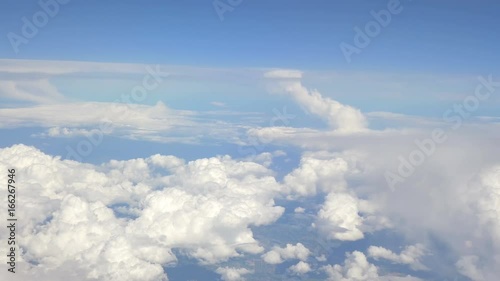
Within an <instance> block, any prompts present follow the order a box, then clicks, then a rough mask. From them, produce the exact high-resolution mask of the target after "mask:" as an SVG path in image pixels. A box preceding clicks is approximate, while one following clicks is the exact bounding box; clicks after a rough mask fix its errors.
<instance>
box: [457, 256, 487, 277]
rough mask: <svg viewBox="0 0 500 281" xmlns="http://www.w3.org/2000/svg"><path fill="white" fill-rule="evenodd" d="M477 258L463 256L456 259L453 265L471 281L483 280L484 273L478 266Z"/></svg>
mask: <svg viewBox="0 0 500 281" xmlns="http://www.w3.org/2000/svg"><path fill="white" fill-rule="evenodd" d="M478 263H479V258H478V257H477V256H463V257H461V258H460V260H458V261H457V263H456V264H455V266H456V267H457V269H458V272H460V274H462V275H464V276H466V277H468V278H470V279H471V280H472V281H483V280H485V279H484V275H483V273H482V270H481V269H479V267H478Z"/></svg>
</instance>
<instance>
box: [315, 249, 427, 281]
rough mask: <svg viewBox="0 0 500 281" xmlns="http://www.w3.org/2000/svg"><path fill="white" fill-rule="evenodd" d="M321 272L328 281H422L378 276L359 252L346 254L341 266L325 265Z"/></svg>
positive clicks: (395, 276) (419, 280) (377, 271)
mask: <svg viewBox="0 0 500 281" xmlns="http://www.w3.org/2000/svg"><path fill="white" fill-rule="evenodd" d="M322 270H323V271H324V272H325V273H326V274H327V276H328V280H329V281H353V280H356V281H423V280H422V279H419V278H416V277H413V276H410V275H408V276H405V277H402V276H398V275H393V274H387V275H379V270H378V268H377V267H376V266H375V265H373V264H371V263H369V262H368V260H367V259H366V256H365V254H363V253H362V252H359V251H354V252H352V253H346V259H345V261H344V263H343V265H339V264H336V265H327V266H323V267H322Z"/></svg>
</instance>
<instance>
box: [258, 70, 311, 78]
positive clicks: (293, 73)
mask: <svg viewBox="0 0 500 281" xmlns="http://www.w3.org/2000/svg"><path fill="white" fill-rule="evenodd" d="M302 74H303V73H302V71H299V70H294V69H275V70H271V71H268V72H266V73H264V77H266V78H274V79H301V78H302Z"/></svg>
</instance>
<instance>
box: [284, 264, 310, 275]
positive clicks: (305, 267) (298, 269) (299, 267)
mask: <svg viewBox="0 0 500 281" xmlns="http://www.w3.org/2000/svg"><path fill="white" fill-rule="evenodd" d="M288 270H289V271H290V272H291V273H292V274H294V275H304V274H306V273H308V272H310V271H311V266H310V265H309V264H308V263H307V262H303V261H299V262H298V263H297V264H295V265H292V266H290V267H289V268H288Z"/></svg>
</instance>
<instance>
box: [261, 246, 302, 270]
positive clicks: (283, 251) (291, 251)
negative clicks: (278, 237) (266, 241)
mask: <svg viewBox="0 0 500 281" xmlns="http://www.w3.org/2000/svg"><path fill="white" fill-rule="evenodd" d="M310 254H311V251H309V249H307V248H306V247H305V246H304V245H303V244H302V243H297V244H296V245H292V244H286V246H285V247H284V248H280V247H278V246H275V247H273V249H272V250H271V251H269V252H267V253H265V254H264V255H262V259H264V261H265V262H267V263H269V264H280V263H283V262H284V261H286V260H291V259H298V260H301V261H305V260H307V258H308V257H309V255H310ZM301 266H302V265H301Z"/></svg>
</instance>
